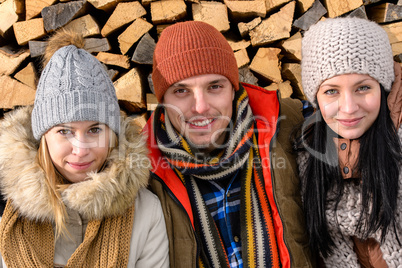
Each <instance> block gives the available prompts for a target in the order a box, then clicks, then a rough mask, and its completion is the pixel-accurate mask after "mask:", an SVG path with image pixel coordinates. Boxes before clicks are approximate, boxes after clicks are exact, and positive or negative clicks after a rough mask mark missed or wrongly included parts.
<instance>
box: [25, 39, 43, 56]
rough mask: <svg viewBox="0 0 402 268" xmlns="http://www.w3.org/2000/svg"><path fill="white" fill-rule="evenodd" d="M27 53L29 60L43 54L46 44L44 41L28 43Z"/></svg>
mask: <svg viewBox="0 0 402 268" xmlns="http://www.w3.org/2000/svg"><path fill="white" fill-rule="evenodd" d="M28 46H29V52H30V55H31V58H36V57H39V56H42V55H43V54H45V49H46V46H47V42H45V41H29V42H28Z"/></svg>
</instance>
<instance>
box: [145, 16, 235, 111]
mask: <svg viewBox="0 0 402 268" xmlns="http://www.w3.org/2000/svg"><path fill="white" fill-rule="evenodd" d="M189 35H191V38H190V37H189ZM153 63H154V64H153V72H152V81H153V84H154V90H155V95H156V97H157V99H158V101H159V102H160V103H161V102H162V99H163V95H164V94H165V92H166V90H167V89H168V88H169V87H170V86H171V85H172V84H174V83H176V82H178V81H180V80H183V79H185V78H188V77H192V76H196V75H201V74H220V75H223V76H225V77H227V78H228V79H229V81H230V82H231V83H232V85H233V87H234V88H235V90H238V89H239V87H238V85H239V72H238V70H237V63H236V58H235V57H234V53H233V50H232V48H231V47H230V45H229V43H228V42H227V41H226V39H225V37H224V36H223V35H222V34H221V33H220V32H219V31H218V30H217V29H216V28H215V27H213V26H211V25H209V24H207V23H205V22H200V21H187V22H179V23H175V24H174V25H172V26H169V27H167V28H166V29H165V30H163V32H162V34H161V36H160V37H159V40H158V44H157V46H156V48H155V51H154V56H153ZM194 63H196V64H194Z"/></svg>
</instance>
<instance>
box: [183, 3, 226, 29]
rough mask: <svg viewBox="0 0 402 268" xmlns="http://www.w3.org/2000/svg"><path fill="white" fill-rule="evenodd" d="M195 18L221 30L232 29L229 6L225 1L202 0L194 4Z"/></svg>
mask: <svg viewBox="0 0 402 268" xmlns="http://www.w3.org/2000/svg"><path fill="white" fill-rule="evenodd" d="M191 7H192V12H193V19H194V20H195V21H203V22H206V23H208V24H210V25H212V26H214V27H215V28H216V29H217V30H218V31H220V32H226V31H228V30H229V29H230V26H229V18H228V11H227V7H226V6H225V5H224V4H223V3H219V2H209V1H200V3H199V4H192V5H191Z"/></svg>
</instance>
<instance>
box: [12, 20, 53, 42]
mask: <svg viewBox="0 0 402 268" xmlns="http://www.w3.org/2000/svg"><path fill="white" fill-rule="evenodd" d="M13 29H14V35H15V39H17V43H18V44H19V45H20V46H24V45H26V44H28V41H31V40H35V39H39V38H41V37H43V36H45V35H46V32H45V28H44V27H43V19H42V18H37V19H31V20H26V21H19V22H16V23H14V24H13Z"/></svg>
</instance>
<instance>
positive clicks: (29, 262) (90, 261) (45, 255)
mask: <svg viewBox="0 0 402 268" xmlns="http://www.w3.org/2000/svg"><path fill="white" fill-rule="evenodd" d="M133 216H134V205H133V206H132V207H131V208H129V209H128V210H127V213H126V214H124V215H120V216H112V217H108V218H105V219H103V220H91V221H89V223H88V226H87V229H86V232H85V237H84V241H83V242H82V243H81V244H80V246H79V247H78V248H77V249H76V250H75V252H74V253H73V255H72V256H71V257H70V259H69V260H68V262H67V265H66V266H65V267H127V264H128V256H129V251H130V241H131V230H132V225H133ZM54 245H55V243H54V233H53V227H52V224H51V223H50V222H38V221H33V220H29V219H27V218H24V217H21V216H20V215H19V213H18V210H15V209H14V208H13V206H12V204H11V201H10V200H9V201H8V202H7V205H6V208H5V210H4V214H3V217H2V219H1V223H0V251H1V255H2V256H3V259H4V261H5V263H6V265H7V267H8V268H14V267H15V268H20V267H27V268H31V267H32V268H33V267H49V268H50V267H54V264H53V258H54Z"/></svg>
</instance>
